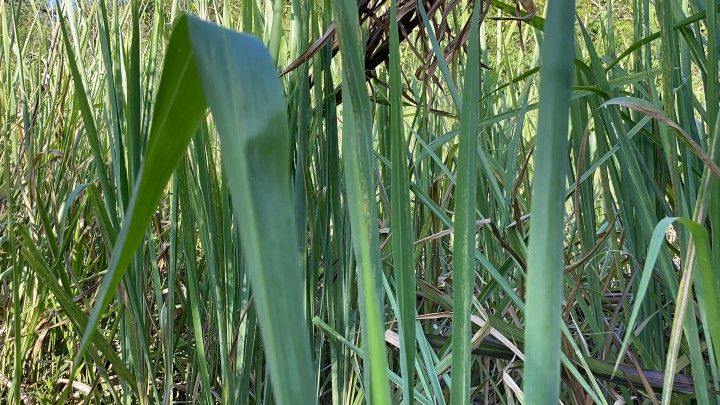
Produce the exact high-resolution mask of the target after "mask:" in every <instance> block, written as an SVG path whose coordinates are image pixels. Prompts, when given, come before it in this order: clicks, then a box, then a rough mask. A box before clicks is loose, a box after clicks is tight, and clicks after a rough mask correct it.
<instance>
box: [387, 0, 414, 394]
mask: <svg viewBox="0 0 720 405" xmlns="http://www.w3.org/2000/svg"><path fill="white" fill-rule="evenodd" d="M390 7H391V8H390V78H389V81H390V137H391V139H390V148H391V156H392V159H391V160H392V170H391V176H392V180H391V184H390V186H391V205H392V218H391V224H390V230H391V232H392V236H391V238H392V239H391V242H392V251H393V265H394V267H395V284H396V287H397V300H398V307H399V312H400V322H399V328H398V329H399V331H400V341H401V344H400V363H401V364H400V367H401V369H402V378H403V381H402V389H403V401H404V403H406V404H411V403H413V400H412V398H413V397H412V387H413V383H414V380H415V353H416V344H415V323H416V320H415V317H416V316H417V315H416V310H415V303H416V298H415V263H414V259H415V258H414V252H413V242H414V233H413V229H412V212H411V205H410V178H409V175H408V166H407V151H408V149H407V142H406V141H405V131H404V125H403V116H402V113H403V108H402V96H401V91H402V89H401V83H402V78H401V77H400V38H399V37H400V36H399V33H398V23H397V20H398V18H397V0H392V4H391V6H390Z"/></svg>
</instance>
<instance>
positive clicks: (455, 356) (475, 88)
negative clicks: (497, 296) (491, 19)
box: [450, 1, 482, 404]
mask: <svg viewBox="0 0 720 405" xmlns="http://www.w3.org/2000/svg"><path fill="white" fill-rule="evenodd" d="M481 4H482V2H480V1H478V2H476V3H475V7H474V10H473V14H472V17H471V19H472V20H471V21H472V22H471V25H470V39H469V43H468V57H467V67H466V70H465V78H464V82H463V92H462V105H461V106H460V134H459V138H460V141H459V145H458V149H459V153H458V163H457V166H458V169H457V171H458V174H457V185H456V187H455V221H454V228H455V229H454V232H453V238H454V248H453V257H454V259H453V315H452V384H451V386H450V398H451V400H452V403H453V404H468V403H470V367H471V364H472V355H471V347H470V339H471V337H472V329H471V323H470V315H471V308H472V306H471V303H472V297H473V292H474V291H475V240H476V239H475V238H476V225H475V218H476V213H475V211H476V202H477V183H478V180H477V179H478V175H477V160H478V153H477V136H478V131H479V125H478V122H479V118H480V11H481V9H480V5H481Z"/></svg>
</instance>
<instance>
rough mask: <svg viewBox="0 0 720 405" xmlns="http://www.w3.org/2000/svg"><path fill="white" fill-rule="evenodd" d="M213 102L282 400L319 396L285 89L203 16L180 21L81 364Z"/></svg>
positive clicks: (262, 54)
mask: <svg viewBox="0 0 720 405" xmlns="http://www.w3.org/2000/svg"><path fill="white" fill-rule="evenodd" d="M219 61H221V62H219ZM248 61H252V63H248ZM205 100H207V101H208V103H207V105H206V103H205ZM208 106H209V107H210V110H211V111H212V113H213V117H214V119H215V124H216V125H217V127H218V132H219V134H220V138H221V143H222V148H223V149H224V150H225V152H224V155H225V163H226V166H227V167H228V172H229V174H228V176H229V183H230V189H231V193H232V196H233V204H234V208H235V213H236V215H238V216H239V218H240V223H242V224H244V227H243V228H241V229H240V230H239V231H240V232H239V233H240V235H241V239H242V242H243V247H244V251H245V255H246V256H245V257H246V260H247V263H248V268H249V271H250V276H251V277H250V278H251V282H252V284H253V287H254V291H255V305H256V308H257V310H258V314H259V320H260V326H261V331H262V333H263V337H264V343H265V353H266V356H267V359H268V363H269V370H270V375H271V378H272V380H273V392H274V394H275V399H276V400H277V401H278V402H279V403H289V402H292V401H298V402H301V403H313V402H314V401H315V398H314V395H313V391H311V390H307V387H309V386H312V383H313V381H312V378H311V376H312V373H311V368H310V366H311V364H312V363H311V358H310V350H309V342H308V331H307V327H306V323H305V320H304V311H303V305H302V303H303V298H302V297H301V295H300V292H299V291H300V290H299V289H298V288H299V286H301V285H302V276H301V274H300V273H299V269H300V266H299V258H298V257H296V256H294V255H292V254H287V253H288V252H297V248H296V244H297V241H296V240H295V235H296V233H295V225H294V220H293V218H292V216H291V215H290V213H291V212H292V207H293V205H292V202H291V197H290V188H289V187H290V179H289V162H288V161H287V157H288V156H289V148H290V145H289V135H288V132H287V118H286V115H285V102H284V96H283V93H282V87H281V86H280V82H279V80H278V78H277V75H276V74H275V69H274V64H273V63H272V61H271V59H270V57H269V55H268V53H267V50H266V49H265V48H264V46H263V45H262V44H261V43H260V42H259V41H258V40H257V39H255V38H254V37H251V36H248V35H243V34H238V33H235V32H233V31H230V30H226V29H222V28H220V27H218V26H216V25H214V24H210V23H206V22H203V21H201V20H199V19H197V18H194V17H187V16H183V17H181V18H180V19H179V20H178V22H177V23H176V25H175V27H174V29H173V34H172V36H171V39H170V43H169V45H168V51H167V55H166V58H165V66H164V70H163V74H162V78H161V82H160V87H159V89H158V93H157V99H156V103H155V112H154V115H153V121H152V127H151V132H150V139H149V143H148V146H147V153H146V155H145V160H144V161H143V164H142V167H141V169H140V174H139V177H138V181H137V183H136V185H135V189H134V191H133V195H132V197H131V200H130V205H129V207H128V211H127V214H126V219H125V223H124V224H123V227H122V229H121V231H120V234H119V235H118V240H117V243H116V245H115V247H114V251H113V255H112V258H111V262H110V267H109V270H108V274H107V275H106V277H105V279H104V280H103V284H102V286H101V290H100V293H99V296H98V303H97V304H96V306H95V307H94V308H93V311H92V313H91V316H90V320H89V322H88V326H87V328H86V330H85V334H84V336H83V339H82V341H81V345H80V349H79V352H78V358H76V362H75V364H77V363H78V359H79V356H81V355H82V353H83V352H84V350H85V349H86V348H87V345H88V342H89V341H90V339H91V338H92V336H93V335H94V333H95V330H96V328H97V324H98V321H99V319H100V317H101V316H102V314H103V312H104V311H105V309H106V308H107V306H108V304H109V303H110V301H111V300H112V297H113V295H114V293H115V290H116V289H117V287H118V285H119V284H120V281H121V280H122V276H123V274H124V272H125V271H126V269H127V266H128V264H129V263H130V261H131V260H132V258H133V255H134V252H135V250H136V249H137V248H138V247H139V245H140V243H141V242H142V240H143V237H144V232H145V229H146V227H147V223H148V221H149V219H150V217H151V215H152V213H153V212H154V210H155V209H156V206H157V204H158V202H159V200H160V198H161V196H162V194H163V191H164V190H165V187H166V184H167V182H168V180H169V178H170V175H171V174H172V172H173V170H174V169H175V167H176V166H177V165H178V162H179V160H180V159H181V158H182V156H183V155H184V153H185V150H186V148H187V145H188V143H189V141H190V138H191V137H192V135H193V134H194V133H195V131H196V129H197V128H198V125H199V124H200V121H201V120H202V118H203V117H204V116H205V112H206V110H207V107H208ZM278 291H282V294H277V293H278Z"/></svg>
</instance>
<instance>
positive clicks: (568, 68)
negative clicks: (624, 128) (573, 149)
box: [523, 0, 575, 404]
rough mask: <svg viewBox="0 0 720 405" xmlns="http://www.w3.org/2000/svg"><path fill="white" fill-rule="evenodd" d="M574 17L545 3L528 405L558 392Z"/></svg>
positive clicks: (561, 4)
mask: <svg viewBox="0 0 720 405" xmlns="http://www.w3.org/2000/svg"><path fill="white" fill-rule="evenodd" d="M574 18H575V1H574V0H565V1H560V0H555V1H551V2H550V3H548V7H547V20H546V25H545V37H544V40H543V45H542V48H541V57H542V67H541V68H540V108H539V112H538V130H537V153H536V157H535V177H534V180H533V186H532V202H531V208H530V213H531V214H530V215H531V218H532V225H531V229H530V241H529V249H530V252H529V255H528V276H527V281H526V285H527V288H528V291H527V301H526V309H525V341H526V348H525V367H524V370H523V388H524V393H525V398H526V400H527V401H528V402H529V403H533V404H556V403H557V401H558V395H559V390H560V303H561V298H562V286H563V285H562V278H561V277H562V268H563V257H562V252H563V231H562V230H563V222H564V212H565V210H564V209H563V204H564V201H565V193H564V191H565V171H566V166H567V145H568V141H567V133H568V114H569V107H570V86H571V84H572V77H573V59H574V37H575V36H574V29H573V21H574Z"/></svg>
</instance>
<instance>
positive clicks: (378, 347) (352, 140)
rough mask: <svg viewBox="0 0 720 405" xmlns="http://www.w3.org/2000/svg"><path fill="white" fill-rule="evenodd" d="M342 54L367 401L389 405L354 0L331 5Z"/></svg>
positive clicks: (345, 151) (366, 105)
mask: <svg viewBox="0 0 720 405" xmlns="http://www.w3.org/2000/svg"><path fill="white" fill-rule="evenodd" d="M333 13H334V15H335V27H336V29H337V34H338V39H339V41H340V53H341V54H342V78H343V82H342V92H343V104H344V105H343V142H342V151H343V154H342V155H343V161H344V163H345V166H344V169H345V183H346V192H347V200H348V213H349V217H350V228H351V232H352V243H353V248H354V251H355V257H356V260H357V267H358V291H359V298H358V299H359V301H360V303H359V307H360V315H361V322H362V336H363V346H364V352H365V356H364V360H365V361H364V372H365V384H366V389H367V390H368V391H367V392H368V394H367V397H368V401H369V402H370V403H373V404H381V405H382V404H389V403H390V390H389V385H388V373H387V369H388V362H387V354H386V351H385V330H384V326H383V323H384V318H385V316H384V312H385V311H384V310H383V307H384V305H383V303H384V300H383V295H384V294H383V290H382V273H381V271H382V269H381V267H380V248H379V246H380V244H379V241H378V231H377V206H376V201H375V191H374V190H375V182H374V181H373V173H374V172H373V162H372V160H371V159H370V158H371V145H372V143H371V141H372V126H371V124H372V118H371V109H370V99H369V98H368V94H367V89H366V88H365V63H364V59H365V58H364V56H365V50H364V47H363V46H362V45H361V38H360V27H359V25H358V10H357V5H356V4H355V2H354V1H352V0H341V1H338V2H335V3H334V4H333Z"/></svg>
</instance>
